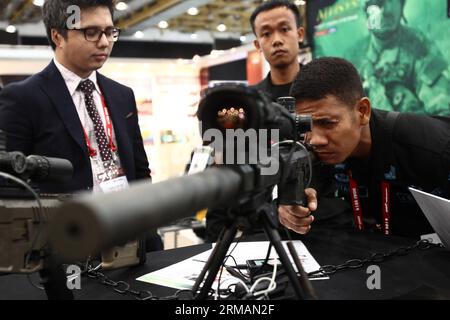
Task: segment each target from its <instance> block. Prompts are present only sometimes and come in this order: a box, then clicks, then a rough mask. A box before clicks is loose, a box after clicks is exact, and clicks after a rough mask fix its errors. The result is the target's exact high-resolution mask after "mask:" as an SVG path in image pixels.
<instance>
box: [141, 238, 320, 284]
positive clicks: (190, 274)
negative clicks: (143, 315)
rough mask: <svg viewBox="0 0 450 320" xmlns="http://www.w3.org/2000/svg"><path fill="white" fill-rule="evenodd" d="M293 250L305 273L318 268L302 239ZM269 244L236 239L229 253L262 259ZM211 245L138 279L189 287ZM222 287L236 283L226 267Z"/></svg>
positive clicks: (229, 262) (240, 261)
mask: <svg viewBox="0 0 450 320" xmlns="http://www.w3.org/2000/svg"><path fill="white" fill-rule="evenodd" d="M293 244H294V247H295V250H296V251H297V254H298V256H299V259H300V261H301V263H302V266H303V269H304V270H305V272H306V273H309V272H313V271H317V270H319V269H320V265H319V263H318V262H317V261H316V260H315V259H314V257H313V256H312V255H311V253H310V252H309V251H308V249H307V248H306V247H305V245H304V244H303V242H301V241H298V240H297V241H293ZM235 246H236V243H232V244H231V246H230V249H229V251H228V253H229V252H231V250H233V248H234V247H235ZM283 246H284V248H285V250H286V252H287V254H288V256H289V258H290V260H291V263H292V264H293V261H292V258H291V257H290V254H289V251H288V249H287V246H286V242H283ZM268 248H269V242H268V241H261V242H239V243H238V244H237V246H236V248H234V250H233V252H232V256H233V257H234V259H235V260H236V263H237V264H246V261H247V260H252V259H253V260H254V259H265V258H266V255H267V250H268ZM212 250H213V249H211V250H208V251H205V252H203V253H200V254H198V255H196V256H193V257H191V258H189V259H186V260H183V261H181V262H178V263H176V264H173V265H171V266H168V267H166V268H163V269H160V270H158V271H155V272H151V273H149V274H146V275H144V276H142V277H140V278H138V279H137V280H138V281H144V282H148V283H153V284H157V285H161V286H166V287H171V288H176V289H192V287H193V286H194V284H195V281H196V279H197V278H198V276H199V275H200V272H201V271H202V269H203V267H204V265H205V263H206V261H207V260H208V258H209V256H210V255H211V252H212ZM277 257H278V255H277V253H276V251H275V248H273V247H272V251H271V255H270V258H277ZM226 265H228V266H234V265H235V263H234V261H233V260H232V259H228V260H227V262H226ZM293 266H294V269H295V270H297V268H296V266H295V264H293ZM320 279H329V278H328V277H323V278H320ZM217 281H218V279H217V278H216V280H215V281H214V283H213V286H212V287H213V288H217ZM220 282H221V288H228V286H229V285H230V284H232V283H236V282H237V280H236V278H234V277H233V276H232V275H230V274H229V273H228V272H227V271H226V270H225V269H223V272H222V276H221V280H220Z"/></svg>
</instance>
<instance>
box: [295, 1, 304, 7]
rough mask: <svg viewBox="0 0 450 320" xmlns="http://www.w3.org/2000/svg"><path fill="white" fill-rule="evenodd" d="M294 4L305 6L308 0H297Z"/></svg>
mask: <svg viewBox="0 0 450 320" xmlns="http://www.w3.org/2000/svg"><path fill="white" fill-rule="evenodd" d="M294 4H295V5H296V6H304V5H305V4H306V1H305V0H295V1H294Z"/></svg>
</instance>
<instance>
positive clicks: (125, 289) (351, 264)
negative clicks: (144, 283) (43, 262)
mask: <svg viewBox="0 0 450 320" xmlns="http://www.w3.org/2000/svg"><path fill="white" fill-rule="evenodd" d="M443 247H444V246H443V245H442V244H434V243H431V242H430V241H429V240H420V241H418V242H416V243H415V244H413V245H411V246H408V247H400V248H398V249H395V250H392V251H389V252H387V253H373V254H372V255H370V256H369V257H367V258H363V259H350V260H348V261H346V262H345V263H343V264H339V265H324V266H322V267H321V268H320V269H319V270H317V271H314V272H310V273H308V276H309V277H317V276H330V275H333V274H336V273H337V272H339V271H343V270H347V269H359V268H362V267H364V266H365V265H369V264H379V263H382V262H384V261H386V260H387V259H389V258H392V257H395V256H398V257H399V256H405V255H407V254H409V253H410V252H411V251H413V250H421V251H424V250H429V249H431V248H443ZM83 267H86V269H87V270H85V271H84V272H83V273H82V274H84V275H87V276H88V277H89V278H91V279H94V280H96V281H98V282H99V283H101V284H102V285H104V286H106V287H109V288H112V289H113V290H114V291H115V292H116V293H118V294H122V295H126V296H132V297H133V298H135V299H136V300H178V299H180V298H181V297H180V295H181V294H182V293H186V294H188V295H190V296H191V297H190V298H191V299H192V298H193V294H192V291H191V290H179V291H177V292H176V293H175V294H174V295H172V296H168V297H165V298H158V297H155V296H153V294H152V293H151V292H150V291H147V290H140V291H136V290H133V289H132V288H131V286H130V284H128V283H127V282H125V281H117V282H116V281H113V280H111V279H110V278H108V277H107V276H106V275H105V274H103V273H102V272H100V271H97V270H96V269H95V268H91V266H90V265H89V264H87V265H84V266H83Z"/></svg>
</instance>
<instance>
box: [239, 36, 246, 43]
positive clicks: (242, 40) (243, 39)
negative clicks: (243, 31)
mask: <svg viewBox="0 0 450 320" xmlns="http://www.w3.org/2000/svg"><path fill="white" fill-rule="evenodd" d="M239 39H240V40H241V42H245V41H247V37H246V36H241V37H240V38H239Z"/></svg>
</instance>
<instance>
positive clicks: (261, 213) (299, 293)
mask: <svg viewBox="0 0 450 320" xmlns="http://www.w3.org/2000/svg"><path fill="white" fill-rule="evenodd" d="M256 213H257V214H258V220H259V223H260V224H261V225H262V226H263V228H264V231H265V233H266V234H267V236H268V237H269V240H270V242H271V244H272V245H273V246H274V248H275V250H276V252H277V253H278V256H279V258H280V261H281V264H282V265H283V267H284V269H285V270H286V273H287V275H288V278H289V280H290V282H291V284H292V286H293V289H294V291H295V294H296V297H297V299H299V300H301V299H315V294H314V290H313V288H312V286H311V283H310V282H309V279H308V276H307V275H306V273H305V272H304V270H303V267H302V265H301V263H300V259H298V256H297V254H296V252H295V249H294V248H293V246H291V247H289V249H290V250H289V251H290V253H291V255H292V257H293V259H294V263H295V264H296V266H297V270H299V273H300V279H299V277H298V276H297V273H296V272H295V270H294V268H293V267H292V264H291V262H290V260H289V257H288V255H287V253H286V251H285V250H284V248H283V244H282V242H281V237H280V234H279V233H278V231H277V229H276V226H275V224H274V223H273V217H274V215H275V212H274V207H273V205H272V204H270V203H264V204H263V205H261V206H259V207H258V208H257V210H256ZM236 220H237V219H233V222H231V223H230V224H229V225H228V226H226V227H224V229H223V231H222V233H221V237H220V239H219V241H218V242H217V244H216V246H215V247H214V250H213V251H212V253H211V255H210V257H209V259H208V261H207V262H206V264H205V267H204V268H203V270H202V272H201V273H200V275H199V277H198V278H197V280H196V282H195V284H194V287H193V289H192V291H193V292H194V294H195V293H197V292H198V293H197V294H196V296H195V299H196V300H204V299H206V298H207V297H208V294H209V292H210V290H211V286H212V284H213V282H214V279H215V278H216V276H217V273H218V272H219V270H220V267H221V266H222V264H223V261H224V259H225V256H226V254H227V252H228V249H229V247H230V245H231V243H232V242H233V240H234V238H235V237H236V234H237V231H238V223H237V222H235V221H236ZM206 273H208V274H207V275H206ZM205 275H206V280H205V281H204V283H203V285H202V282H203V280H204V278H205ZM201 285H202V287H201V289H200V290H199V288H200V286H201ZM302 286H303V288H302Z"/></svg>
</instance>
